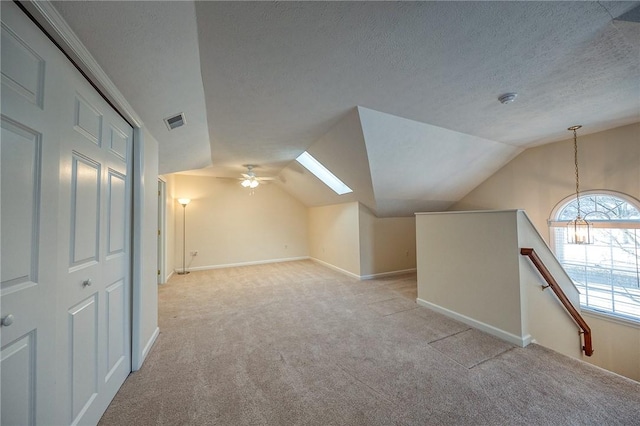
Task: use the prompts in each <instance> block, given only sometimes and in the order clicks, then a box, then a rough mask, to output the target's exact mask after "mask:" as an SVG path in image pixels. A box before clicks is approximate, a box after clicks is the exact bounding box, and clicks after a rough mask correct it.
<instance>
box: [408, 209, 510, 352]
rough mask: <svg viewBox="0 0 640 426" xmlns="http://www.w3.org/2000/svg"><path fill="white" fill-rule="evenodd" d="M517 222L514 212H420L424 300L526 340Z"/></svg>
mask: <svg viewBox="0 0 640 426" xmlns="http://www.w3.org/2000/svg"><path fill="white" fill-rule="evenodd" d="M516 221H517V217H516V212H515V211H504V212H488V213H464V212H463V213H418V214H417V215H416V235H417V237H416V245H417V263H418V299H419V302H426V303H427V304H428V305H430V306H431V307H433V308H441V309H444V310H447V311H450V312H451V313H458V314H462V315H463V316H465V317H468V318H471V319H473V320H475V321H476V323H474V324H473V325H474V326H478V327H479V328H481V329H484V330H485V331H488V332H492V333H493V334H495V335H499V336H500V337H502V338H505V339H507V340H510V341H511V342H513V343H516V342H517V341H518V339H522V337H523V335H522V324H521V310H520V288H519V284H518V283H519V267H518V262H519V258H518V257H519V254H518V251H517V247H518V235H517V222H516ZM488 242H491V244H490V246H489V245H488ZM423 304H424V303H423ZM436 310H438V309H436ZM458 319H461V318H458ZM483 325H485V326H486V327H484V326H483ZM492 328H493V329H495V330H493V329H492ZM501 331H502V332H503V333H502V334H500V332H501ZM507 334H509V335H510V336H508V335H507Z"/></svg>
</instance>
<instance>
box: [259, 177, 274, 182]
mask: <svg viewBox="0 0 640 426" xmlns="http://www.w3.org/2000/svg"><path fill="white" fill-rule="evenodd" d="M257 179H258V180H262V181H265V182H266V181H269V180H276V178H274V177H270V176H266V177H258V178H257Z"/></svg>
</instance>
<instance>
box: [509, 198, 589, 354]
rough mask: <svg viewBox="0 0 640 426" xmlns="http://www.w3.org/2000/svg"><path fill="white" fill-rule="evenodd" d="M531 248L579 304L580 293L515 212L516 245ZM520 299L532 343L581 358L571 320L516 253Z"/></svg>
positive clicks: (530, 265)
mask: <svg viewBox="0 0 640 426" xmlns="http://www.w3.org/2000/svg"><path fill="white" fill-rule="evenodd" d="M519 247H529V248H533V249H534V250H535V252H536V254H537V255H538V257H540V259H541V260H542V262H543V263H544V265H545V266H546V267H547V269H548V270H549V271H550V272H551V274H552V275H553V276H554V277H555V278H556V282H557V283H558V285H559V286H560V288H561V289H562V291H563V292H564V293H565V295H566V296H567V298H568V299H569V300H570V301H571V303H572V304H573V305H574V306H576V307H578V309H579V306H580V293H578V289H577V288H576V286H575V285H574V284H573V281H571V278H569V276H568V275H567V274H566V273H565V272H564V269H562V265H560V262H558V260H557V259H556V257H555V256H554V255H553V253H552V252H551V250H550V249H549V247H548V246H547V245H546V243H545V242H544V240H543V239H542V236H541V235H540V234H539V233H538V232H537V231H536V229H535V228H534V226H533V224H532V223H531V221H530V220H529V218H528V217H527V215H526V214H525V212H524V211H522V210H520V211H518V246H517V247H514V248H513V249H514V250H515V251H519V250H518V248H519ZM519 262H520V291H521V294H520V298H521V301H522V304H521V306H522V321H523V334H528V335H530V336H531V338H532V339H533V341H534V342H536V343H538V344H540V345H542V346H545V347H547V348H550V349H553V350H554V351H556V352H560V353H562V354H564V355H567V356H570V357H573V358H582V357H583V356H584V352H583V351H582V338H581V336H580V335H579V334H578V331H579V328H578V326H577V325H576V324H575V323H574V322H573V319H572V318H571V316H570V315H569V314H568V313H567V311H566V310H565V308H564V307H563V306H562V304H561V302H560V301H559V300H558V298H557V296H556V295H555V294H554V293H553V290H551V288H547V289H546V290H544V291H542V286H543V285H546V282H545V281H544V280H543V278H542V277H541V276H540V273H539V272H538V270H537V269H536V268H535V266H534V265H533V263H531V260H530V259H529V258H528V257H525V256H519Z"/></svg>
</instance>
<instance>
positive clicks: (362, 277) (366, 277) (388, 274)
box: [311, 257, 416, 281]
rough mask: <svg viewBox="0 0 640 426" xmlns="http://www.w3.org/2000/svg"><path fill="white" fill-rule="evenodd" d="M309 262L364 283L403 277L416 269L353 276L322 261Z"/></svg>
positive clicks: (315, 259)
mask: <svg viewBox="0 0 640 426" xmlns="http://www.w3.org/2000/svg"><path fill="white" fill-rule="evenodd" d="M311 260H313V261H314V262H317V263H319V264H321V265H323V266H326V267H327V268H329V269H333V270H334V271H337V272H341V273H343V274H345V275H348V276H350V277H351V278H355V279H357V280H359V281H365V280H373V279H376V278H382V277H391V276H394V275H404V274H409V273H412V272H416V269H415V268H413V269H402V270H400V271H390V272H381V273H379V274H371V275H358V274H354V273H353V272H349V271H347V270H346V269H342V268H340V267H338V266H336V265H332V264H331V263H328V262H325V261H324V260H320V259H317V258H315V257H312V258H311Z"/></svg>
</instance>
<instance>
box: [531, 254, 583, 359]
mask: <svg viewBox="0 0 640 426" xmlns="http://www.w3.org/2000/svg"><path fill="white" fill-rule="evenodd" d="M520 254H521V255H523V256H528V257H529V259H531V262H532V263H533V265H534V266H535V267H536V269H538V272H540V275H542V278H544V280H545V281H546V282H547V285H546V286H542V289H543V290H545V289H546V288H548V287H551V290H553V292H554V293H555V295H556V296H557V297H558V299H559V300H560V302H561V303H562V305H563V306H564V308H565V309H566V310H567V312H568V313H569V315H571V317H572V318H573V320H574V321H575V322H576V324H577V325H578V327H580V334H582V335H583V336H584V346H583V347H582V350H583V351H584V354H585V355H586V356H591V355H592V354H593V347H592V345H591V328H590V327H589V325H588V324H587V322H586V321H585V320H584V318H582V315H580V312H578V310H577V309H576V308H575V307H574V306H573V304H572V303H571V301H570V300H569V298H568V297H567V295H566V294H565V293H564V291H562V288H561V287H560V285H559V284H558V282H557V281H556V280H555V278H553V275H551V272H549V270H548V269H547V267H546V266H545V265H544V263H543V262H542V260H541V259H540V257H538V254H537V253H536V252H535V250H533V249H532V248H521V249H520Z"/></svg>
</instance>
